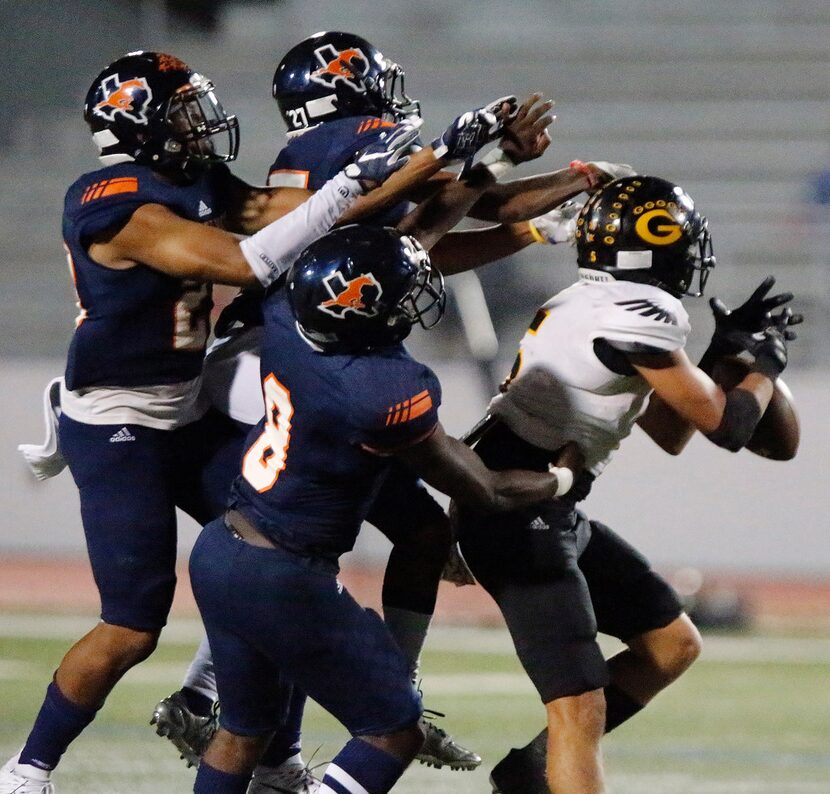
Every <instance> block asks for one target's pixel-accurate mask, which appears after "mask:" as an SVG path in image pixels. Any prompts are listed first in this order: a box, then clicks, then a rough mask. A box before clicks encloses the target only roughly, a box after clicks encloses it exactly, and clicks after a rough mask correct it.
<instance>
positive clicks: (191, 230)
mask: <svg viewBox="0 0 830 794" xmlns="http://www.w3.org/2000/svg"><path fill="white" fill-rule="evenodd" d="M417 135H418V132H417V126H415V125H412V124H406V123H402V124H399V125H397V126H396V127H395V128H394V129H392V130H390V131H389V132H388V133H387V134H385V136H384V137H383V138H382V139H380V140H379V141H377V142H375V143H373V144H371V145H370V146H367V147H366V148H365V149H364V150H363V151H362V152H360V153H359V155H358V157H356V158H355V161H354V162H353V163H351V164H350V165H349V166H348V167H347V168H346V169H345V170H344V171H343V172H341V173H339V174H337V175H336V176H335V177H334V178H332V179H330V180H329V181H328V182H327V183H326V184H325V185H323V187H322V188H321V189H320V190H318V191H317V192H316V193H314V194H312V195H310V196H309V197H307V198H306V200H305V201H303V202H302V203H300V204H299V205H298V206H296V207H295V208H294V209H292V210H290V211H289V212H287V213H286V214H284V215H282V216H281V217H280V218H278V219H277V220H274V221H272V222H271V223H269V224H268V225H267V226H265V227H264V228H262V229H260V230H259V231H258V232H256V233H255V234H253V235H251V236H250V237H247V238H245V239H244V240H242V241H241V242H240V241H238V240H237V238H236V237H235V236H234V235H233V234H231V233H229V232H228V231H225V230H222V229H218V228H213V227H206V226H204V225H202V224H198V223H195V222H193V221H189V220H186V219H185V218H181V217H179V216H177V215H176V214H175V213H173V212H171V211H170V210H169V209H167V208H165V207H162V206H160V205H154V204H149V205H144V206H142V207H140V208H139V209H137V210H136V211H135V212H134V213H133V215H132V216H131V217H130V218H129V219H128V220H127V222H126V223H125V224H124V225H123V226H121V227H120V228H118V229H116V230H111V231H109V232H108V233H107V234H106V235H102V236H101V238H100V239H98V240H96V241H95V242H94V243H93V245H92V246H91V247H90V254H91V255H92V257H93V258H94V259H95V260H96V261H98V262H99V263H100V264H102V265H104V266H106V267H111V268H114V269H119V268H129V267H133V266H135V265H138V264H142V265H147V266H149V267H152V268H154V269H156V270H160V271H162V272H164V273H167V274H169V275H172V276H176V277H179V278H188V279H194V280H198V281H212V282H217V283H222V284H232V285H237V286H251V285H253V284H255V283H257V282H259V283H260V284H261V285H262V286H265V287H267V286H268V285H269V284H271V283H273V282H274V281H275V280H276V279H277V278H279V276H280V275H282V273H284V272H285V271H286V270H288V268H289V267H290V266H291V264H292V263H293V262H294V260H295V259H296V258H297V256H298V255H299V254H300V253H301V252H302V251H303V250H304V249H305V248H306V247H307V246H308V245H310V244H311V243H312V242H314V241H315V240H316V239H317V238H318V237H321V236H322V235H323V234H325V233H326V232H327V231H329V229H331V227H332V226H333V225H334V224H335V223H336V222H337V221H338V219H339V218H341V217H342V215H343V213H344V212H345V211H346V210H348V209H349V207H351V206H352V205H353V204H354V203H355V202H356V201H357V200H358V199H359V197H360V196H361V195H363V193H365V192H366V191H367V190H372V189H373V188H374V187H375V186H376V185H379V184H381V183H383V182H384V181H385V180H386V179H387V178H388V177H389V176H390V175H392V174H393V173H394V172H395V171H397V170H399V169H400V168H402V167H403V166H404V165H405V164H406V162H407V160H408V153H409V150H410V148H411V145H412V142H413V141H414V139H415V138H417ZM236 185H237V187H238V185H239V183H236ZM232 190H233V188H232Z"/></svg>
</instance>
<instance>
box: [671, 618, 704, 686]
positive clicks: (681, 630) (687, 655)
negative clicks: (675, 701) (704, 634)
mask: <svg viewBox="0 0 830 794" xmlns="http://www.w3.org/2000/svg"><path fill="white" fill-rule="evenodd" d="M678 620H679V621H680V622H679V623H678V627H677V633H676V635H675V637H674V653H673V654H672V658H671V665H670V666H671V670H672V672H674V673H675V675H676V676H677V675H680V674H681V673H683V672H685V671H686V670H688V669H689V667H691V666H692V664H693V663H694V661H695V660H696V659H697V658H698V656H700V653H701V651H702V650H703V639H702V638H701V636H700V632H699V631H698V630H697V626H695V624H694V623H692V621H691V620H690V619H689V618H688V617H687V616H686V615H683V616H682V617H681V618H679V619H678Z"/></svg>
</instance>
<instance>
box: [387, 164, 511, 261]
mask: <svg viewBox="0 0 830 794" xmlns="http://www.w3.org/2000/svg"><path fill="white" fill-rule="evenodd" d="M493 184H495V177H494V176H493V174H492V173H491V172H490V171H489V170H488V169H487V168H486V167H484V166H482V165H476V166H474V167H473V169H472V170H471V171H470V172H469V173H468V175H467V176H466V177H465V178H464V179H459V180H455V181H452V182H447V183H446V184H444V185H443V186H442V187H441V189H440V190H439V191H438V192H437V193H436V194H435V195H434V196H432V198H429V199H427V200H426V201H424V202H422V203H421V204H419V205H418V206H417V207H416V208H415V209H414V210H412V211H411V212H410V213H409V214H408V215H406V216H405V217H404V218H403V219H402V220H401V222H400V223H399V224H398V229H399V230H400V231H401V232H403V233H404V234H409V235H412V236H413V237H415V238H416V239H417V240H418V241H419V242H420V243H421V245H423V246H424V248H426V249H427V250H430V249H431V248H432V247H433V246H434V245H435V244H436V243H437V242H438V241H439V240H440V239H441V238H442V237H443V236H444V235H445V234H446V233H447V232H448V231H449V230H450V229H452V228H453V227H454V226H455V225H456V224H457V223H458V222H459V221H460V220H461V219H462V218H463V217H464V216H465V215H466V214H467V213H468V211H469V209H470V207H472V205H473V204H474V203H475V202H476V200H477V199H478V198H479V197H480V196H481V194H482V193H483V192H484V191H485V190H486V189H487V188H488V186H490V185H493ZM464 269H469V268H464Z"/></svg>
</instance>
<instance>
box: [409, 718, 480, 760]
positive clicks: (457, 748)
mask: <svg viewBox="0 0 830 794" xmlns="http://www.w3.org/2000/svg"><path fill="white" fill-rule="evenodd" d="M424 713H425V714H426V715H427V716H424V717H421V728H422V729H423V731H424V735H425V738H424V743H423V745H421V749H420V750H419V752H418V754H417V755H416V756H415V758H416V759H417V760H418V761H420V762H421V763H422V764H426V765H427V766H434V767H435V768H436V769H441V768H442V767H444V766H448V767H449V768H450V769H453V770H458V771H464V772H466V771H468V770H471V769H475V768H476V767H477V766H479V764H481V756H480V755H479V754H478V753H474V752H473V751H472V750H468V749H466V748H465V747H462V746H461V745H460V744H459V743H458V742H456V741H455V739H453V738H452V736H450V735H449V734H448V733H447V732H446V731H445V730H443V729H441V728H439V727H438V726H437V725H436V724H435V723H434V722H432V721H431V720H432V719H433V718H434V717H443V716H444V715H443V714H441V713H440V712H438V711H430V710H429V709H426V710H425V711H424Z"/></svg>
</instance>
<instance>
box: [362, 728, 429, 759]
mask: <svg viewBox="0 0 830 794" xmlns="http://www.w3.org/2000/svg"><path fill="white" fill-rule="evenodd" d="M424 737H425V734H424V730H423V728H422V727H421V723H420V720H419V721H418V722H416V723H414V724H412V725H410V726H409V727H407V728H404V729H402V730H400V731H395V732H394V733H388V734H384V735H382V736H362V737H361V738H362V739H363V740H364V741H365V742H368V743H369V744H371V745H372V746H374V747H377V748H378V749H379V750H383V751H384V752H385V753H388V754H389V755H392V756H395V758H397V759H399V760H400V761H402V762H403V763H404V764H408V763H409V762H410V761H411V760H412V759H413V758H415V755H416V754H417V752H418V751H419V750H420V749H421V745H422V744H423V743H424Z"/></svg>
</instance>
